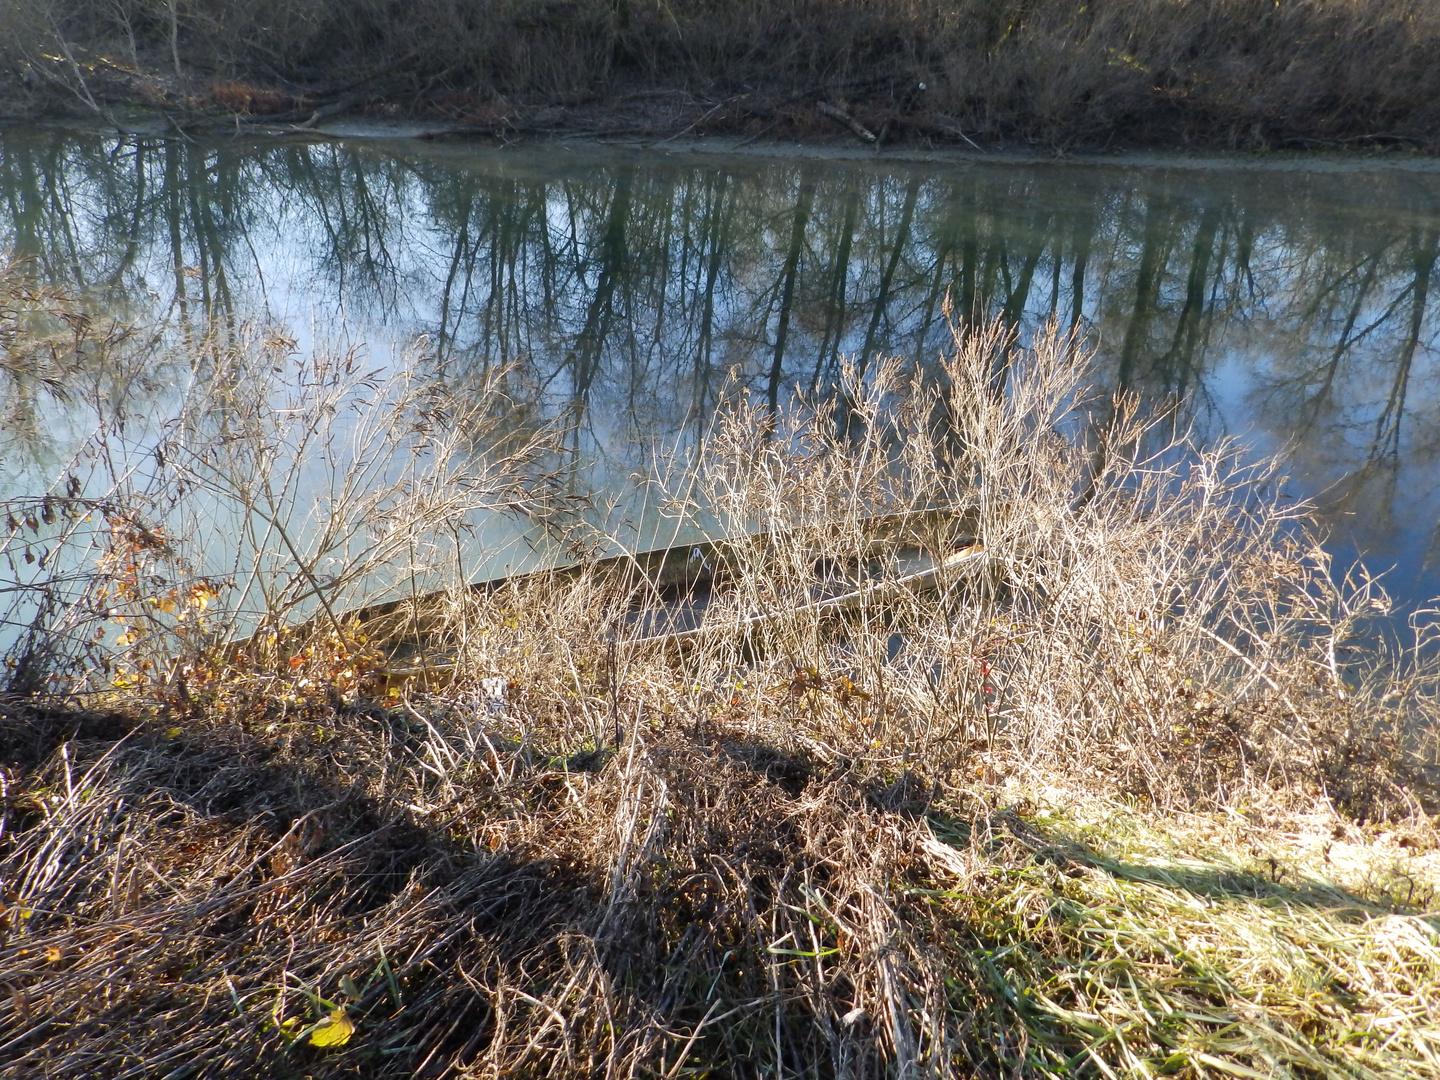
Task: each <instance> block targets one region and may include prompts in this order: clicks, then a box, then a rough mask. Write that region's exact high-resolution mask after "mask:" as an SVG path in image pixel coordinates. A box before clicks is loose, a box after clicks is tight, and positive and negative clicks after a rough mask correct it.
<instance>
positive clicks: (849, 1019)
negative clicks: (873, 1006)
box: [840, 1005, 865, 1027]
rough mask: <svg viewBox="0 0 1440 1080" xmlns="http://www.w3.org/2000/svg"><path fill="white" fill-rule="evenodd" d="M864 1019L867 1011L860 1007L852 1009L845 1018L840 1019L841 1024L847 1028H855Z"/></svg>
mask: <svg viewBox="0 0 1440 1080" xmlns="http://www.w3.org/2000/svg"><path fill="white" fill-rule="evenodd" d="M864 1019H865V1010H864V1009H862V1008H861V1007H860V1006H859V1005H856V1006H855V1008H853V1009H851V1010H850V1011H849V1012H847V1013H846V1014H845V1015H844V1016H842V1017H841V1018H840V1022H841V1023H842V1024H844V1025H845V1026H846V1027H854V1026H855V1025H856V1024H858V1023H859V1022H860V1021H861V1020H864Z"/></svg>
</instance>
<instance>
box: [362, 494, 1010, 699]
mask: <svg viewBox="0 0 1440 1080" xmlns="http://www.w3.org/2000/svg"><path fill="white" fill-rule="evenodd" d="M847 531H849V530H847ZM977 532H978V519H977V515H976V514H975V512H974V511H973V509H969V510H953V509H943V510H942V509H926V510H919V511H908V512H904V513H897V514H889V515H884V516H877V517H873V518H869V519H867V520H865V521H863V522H862V523H861V528H860V530H859V535H860V537H861V540H860V542H859V543H858V544H857V543H855V541H854V539H853V537H854V535H855V534H854V532H853V531H850V537H849V543H848V545H847V547H848V548H849V550H848V552H847V554H846V555H844V556H838V555H837V554H835V553H834V552H833V551H825V550H820V546H819V545H820V544H821V543H822V542H823V541H824V540H825V539H826V534H827V530H826V529H825V528H824V527H816V528H814V529H808V530H801V529H796V530H789V531H786V532H784V533H775V534H766V533H755V534H749V535H744V536H740V537H724V538H719V539H709V540H701V541H696V542H688V543H681V544H672V545H668V546H662V547H656V548H653V549H649V550H645V551H639V552H623V553H618V554H612V555H607V556H605V557H602V558H596V559H592V560H589V561H580V562H576V563H574V564H571V565H567V566H563V567H558V568H555V569H549V570H540V571H530V572H527V573H523V574H517V575H511V576H507V577H500V578H496V579H494V580H491V581H485V582H479V583H476V584H474V585H472V586H471V588H472V589H474V590H476V591H479V592H485V593H497V592H499V591H501V590H503V589H507V588H518V589H521V590H524V589H525V588H527V587H531V586H534V587H540V586H542V585H549V586H551V587H554V586H555V585H557V584H560V585H563V584H564V583H565V582H566V581H574V580H579V579H580V577H581V576H582V575H585V576H588V577H589V578H590V579H591V580H598V581H600V582H602V583H604V584H605V585H606V586H607V587H610V588H613V589H614V590H615V591H616V594H617V595H618V596H621V597H623V598H624V603H625V604H626V617H625V619H624V620H623V621H622V622H621V623H620V624H619V625H618V627H617V629H616V631H615V633H614V639H615V640H616V641H617V642H619V643H623V644H625V645H627V646H660V645H663V646H674V647H677V648H681V649H683V648H686V647H689V646H691V645H693V644H696V643H698V642H700V641H703V640H705V639H706V638H709V637H711V636H722V635H728V634H737V633H739V634H748V633H751V632H753V631H755V630H756V629H757V628H760V627H762V626H763V625H764V624H766V623H768V622H771V621H773V620H777V619H780V618H782V617H786V616H795V615H801V614H805V613H813V614H831V613H833V614H836V615H843V614H844V613H845V612H848V611H854V610H856V609H860V608H864V607H867V606H869V607H874V606H876V605H883V604H885V603H886V602H887V600H888V599H890V598H893V597H894V596H896V595H898V594H900V593H902V592H908V593H915V592H925V591H931V590H934V589H936V588H940V587H945V586H948V585H950V584H952V583H954V582H955V581H957V580H960V579H962V578H964V577H967V576H969V574H970V573H972V572H973V570H974V569H975V568H976V567H978V565H979V564H980V562H981V561H982V556H983V547H982V545H981V544H980V542H979V541H978V539H977V538H976V534H977ZM831 539H833V535H832V537H831ZM782 552H783V556H782V555H779V554H777V553H782ZM797 556H798V558H797ZM772 560H773V561H774V562H776V563H779V562H781V561H782V560H783V562H784V563H785V564H786V565H788V566H790V567H794V566H795V565H796V563H797V562H798V563H799V564H800V565H801V566H802V567H803V566H806V565H808V567H809V574H808V580H804V581H801V582H797V583H795V586H794V587H792V588H789V589H784V590H777V596H778V595H782V594H785V593H788V594H789V596H788V597H787V598H786V599H784V600H783V601H778V602H772V603H770V604H769V605H768V606H767V605H765V604H764V603H763V602H762V601H758V600H756V599H755V598H754V597H752V596H749V595H748V594H747V593H744V592H742V591H741V590H737V589H736V587H735V586H736V583H737V582H743V581H745V580H746V578H747V575H749V576H751V577H752V578H753V575H755V574H756V573H757V572H759V573H763V572H764V571H765V567H766V564H767V562H769V561H772ZM443 599H444V598H443V597H442V596H441V595H440V594H432V595H430V596H425V597H420V598H418V599H416V600H397V601H390V602H387V603H384V604H377V605H373V606H369V607H366V608H362V609H360V610H358V611H355V612H352V613H349V614H347V615H346V616H344V622H345V624H346V625H347V626H354V627H356V628H357V630H358V632H359V633H360V634H361V635H363V637H364V638H365V639H366V640H367V641H368V642H370V643H372V644H374V645H376V646H377V647H378V648H379V649H380V650H381V651H382V652H383V653H384V654H385V656H386V657H387V659H388V663H387V664H386V667H385V672H384V674H385V676H386V677H387V679H389V680H390V681H392V682H400V683H403V682H406V681H408V680H412V679H420V680H423V681H426V682H433V681H434V680H435V679H436V678H438V679H440V680H442V681H445V680H447V679H448V678H449V674H450V672H451V671H452V670H453V666H452V664H451V662H450V659H449V657H448V655H447V650H446V649H445V647H444V644H443V637H444V633H443V631H444V627H445V618H444V615H443V610H442V609H443V606H444V605H443ZM427 607H431V608H433V613H431V612H427V610H426V608H427Z"/></svg>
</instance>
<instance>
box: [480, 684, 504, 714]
mask: <svg viewBox="0 0 1440 1080" xmlns="http://www.w3.org/2000/svg"><path fill="white" fill-rule="evenodd" d="M480 696H481V698H482V699H483V700H484V702H485V711H486V712H490V713H499V712H504V711H505V679H504V678H503V677H502V676H499V675H492V676H490V677H488V678H484V679H481V680H480Z"/></svg>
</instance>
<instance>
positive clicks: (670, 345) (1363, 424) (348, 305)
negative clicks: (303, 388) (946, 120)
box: [0, 131, 1440, 601]
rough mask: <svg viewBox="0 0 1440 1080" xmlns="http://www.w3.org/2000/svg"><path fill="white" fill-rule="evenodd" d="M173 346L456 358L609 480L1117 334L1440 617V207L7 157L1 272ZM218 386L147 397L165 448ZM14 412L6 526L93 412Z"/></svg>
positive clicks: (508, 158) (892, 178)
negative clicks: (823, 396) (904, 382)
mask: <svg viewBox="0 0 1440 1080" xmlns="http://www.w3.org/2000/svg"><path fill="white" fill-rule="evenodd" d="M7 247H8V248H12V249H14V250H15V251H16V252H17V253H19V254H21V255H26V256H31V257H33V258H34V259H35V260H36V262H37V268H38V271H39V273H40V274H41V276H42V277H43V278H44V279H46V280H50V281H55V282H60V283H64V284H66V285H67V286H70V287H72V288H76V289H80V290H84V291H85V292H86V293H87V294H89V295H91V296H94V297H98V298H100V302H101V303H102V304H103V305H104V306H105V307H107V308H108V309H110V310H112V311H114V312H115V313H117V314H119V315H122V316H123V317H125V318H127V319H132V320H137V321H140V322H145V323H149V324H153V325H159V326H162V327H163V328H164V332H165V334H167V335H170V336H171V337H174V336H176V335H178V336H180V337H184V336H185V335H187V334H188V335H197V336H198V335H200V334H202V333H204V332H205V331H206V330H207V329H208V330H210V331H212V332H213V331H214V328H216V327H220V328H222V329H224V328H227V327H228V328H229V329H230V330H231V331H232V332H238V328H239V327H240V326H241V325H242V324H245V323H247V322H250V323H254V322H259V323H263V324H266V325H285V326H288V327H289V328H290V331H291V333H292V335H293V336H294V337H296V338H297V339H298V340H299V342H300V345H301V348H302V349H304V348H308V347H310V346H311V345H312V344H313V343H316V342H321V341H324V342H335V343H340V344H342V345H343V344H356V343H365V345H366V348H367V349H368V352H369V355H370V357H372V358H373V359H374V360H375V362H376V363H377V364H381V365H383V364H385V363H388V362H389V359H390V357H391V356H392V353H393V350H394V349H395V348H396V347H397V346H403V345H404V343H407V342H409V341H411V340H412V339H414V338H415V337H416V336H417V335H426V336H428V338H429V340H430V349H431V352H432V353H433V356H434V358H435V359H434V362H436V363H443V364H446V365H448V366H449V370H451V371H452V372H453V371H461V372H464V371H470V372H480V371H483V370H487V369H492V368H494V367H495V366H496V365H501V364H508V365H513V366H514V368H515V371H516V373H517V374H516V377H515V378H514V379H513V388H514V389H513V391H512V392H513V393H514V394H515V395H516V415H517V423H518V422H522V421H523V422H529V421H530V420H533V419H538V418H542V417H558V418H562V419H565V420H567V421H571V422H573V425H574V426H573V435H572V440H573V444H574V447H575V449H576V450H578V451H579V454H578V455H577V460H580V461H584V462H587V463H588V464H587V465H586V466H585V468H584V469H583V471H582V474H581V475H582V480H580V481H577V482H583V483H590V484H600V485H603V484H605V483H608V482H610V481H611V480H613V479H614V478H622V477H625V476H628V475H629V474H630V472H631V471H632V470H633V469H634V468H635V467H636V465H637V464H638V463H639V462H640V461H641V451H640V449H639V447H642V446H643V445H645V444H646V443H647V442H648V441H651V440H654V439H657V438H662V439H663V438H667V437H674V436H675V434H676V433H678V432H682V431H684V430H685V429H687V428H692V427H696V426H698V425H703V424H704V423H705V421H706V419H707V417H708V416H709V414H710V412H711V410H712V409H713V407H714V403H715V401H716V396H717V394H718V393H719V392H720V391H721V390H722V388H723V385H724V380H725V378H726V376H727V373H728V372H731V371H735V372H738V374H739V377H740V378H741V379H742V380H743V381H744V383H745V384H746V385H747V386H748V387H749V388H750V389H751V391H752V392H753V393H755V394H756V395H757V396H761V397H768V398H770V399H771V400H784V399H786V398H788V396H789V394H790V393H791V391H792V390H793V388H794V387H796V386H797V385H798V386H800V387H802V388H806V389H809V388H817V387H819V388H823V387H824V386H826V385H827V384H829V383H830V382H831V381H832V380H833V379H834V378H835V376H836V374H837V372H838V370H839V367H840V364H841V362H842V358H844V357H847V356H858V357H860V358H861V359H862V361H863V360H864V359H865V358H870V357H873V356H874V355H876V354H877V353H899V354H901V355H903V356H905V357H907V358H910V359H911V360H913V362H914V363H916V364H921V365H924V364H928V363H932V362H933V358H934V357H935V356H936V355H937V353H938V352H939V351H940V350H941V349H942V348H943V347H944V344H945V342H946V341H947V339H948V330H947V326H946V320H945V316H944V313H943V311H942V308H943V306H944V302H945V298H946V297H947V296H948V297H949V298H950V303H951V304H952V306H953V311H954V312H955V314H956V316H957V317H958V318H960V319H962V320H969V321H984V320H988V319H990V318H992V317H997V316H998V317H1000V318H1002V319H1005V320H1007V321H1008V322H1010V323H1011V324H1013V325H1014V326H1015V327H1017V328H1018V329H1019V331H1020V332H1021V333H1022V335H1023V334H1026V333H1029V332H1032V331H1033V330H1034V329H1035V328H1036V327H1037V326H1038V325H1040V324H1041V323H1043V322H1044V321H1045V320H1047V319H1050V318H1055V319H1058V320H1059V321H1060V322H1061V323H1062V324H1066V325H1077V326H1080V327H1082V328H1083V329H1084V330H1085V331H1087V332H1088V333H1089V334H1090V335H1091V338H1092V340H1093V342H1094V343H1095V345H1096V347H1097V349H1098V363H1099V372H1100V378H1101V379H1102V381H1103V382H1104V383H1105V385H1106V386H1107V387H1109V388H1131V389H1134V390H1137V391H1139V392H1140V393H1142V394H1143V395H1146V396H1147V397H1149V398H1150V399H1152V400H1156V401H1168V400H1179V401H1181V402H1182V410H1183V413H1184V416H1185V417H1186V418H1187V419H1188V420H1191V421H1193V422H1194V423H1195V424H1196V425H1197V427H1198V428H1199V429H1200V430H1201V431H1203V432H1205V433H1206V434H1208V435H1217V434H1221V433H1227V432H1228V433H1236V434H1242V435H1245V436H1247V437H1248V438H1249V439H1250V440H1251V441H1252V442H1253V443H1254V444H1256V445H1257V446H1259V447H1260V448H1262V449H1267V450H1272V449H1280V448H1288V452H1289V453H1290V455H1291V458H1292V462H1293V465H1292V477H1293V479H1292V481H1291V490H1292V491H1293V492H1294V493H1296V494H1297V495H1311V496H1316V497H1318V498H1319V499H1320V500H1321V501H1322V502H1323V504H1324V506H1325V513H1326V517H1327V520H1328V522H1329V524H1330V527H1331V529H1332V534H1333V539H1332V548H1333V549H1334V550H1335V551H1336V552H1338V553H1340V554H1341V555H1342V556H1346V555H1348V553H1350V552H1353V551H1354V550H1357V549H1358V550H1361V551H1363V552H1365V553H1367V554H1368V556H1369V561H1371V562H1372V564H1374V565H1376V566H1394V567H1395V569H1394V570H1393V571H1392V572H1391V574H1390V576H1389V577H1388V578H1387V584H1388V586H1389V588H1390V589H1391V591H1392V592H1393V593H1394V594H1396V595H1397V596H1398V597H1400V598H1402V599H1404V600H1407V601H1414V600H1417V599H1420V598H1423V597H1428V596H1431V595H1434V594H1437V593H1440V548H1437V520H1440V464H1437V455H1440V379H1437V374H1440V372H1437V355H1436V345H1437V340H1436V335H1437V332H1440V318H1437V311H1436V300H1435V296H1434V294H1435V291H1436V290H1435V288H1434V287H1432V276H1433V274H1434V272H1435V269H1436V260H1437V255H1440V174H1437V173H1433V172H1426V171H1423V170H1418V171H1405V170H1399V169H1393V168H1392V169H1386V168H1384V167H1382V166H1379V165H1377V166H1376V167H1375V169H1374V170H1372V171H1366V170H1364V169H1363V168H1354V167H1351V168H1346V169H1343V170H1342V169H1333V168H1332V169H1325V168H1313V169H1300V170H1290V171H1280V170H1262V169H1254V168H1251V169H1245V168H1229V169H1216V168H1205V169H1200V168H1179V167H1144V168H1140V167H1122V166H1094V165H1087V166H1081V165H1073V164H1024V165H1016V164H965V163H949V164H903V163H891V162H887V161H885V160H883V159H881V160H877V161H865V162H836V161H813V160H812V161H797V160H788V159H768V158H762V157H733V158H722V157H716V156H710V155H684V154H678V155H674V156H666V155H663V154H661V153H658V152H649V153H644V152H621V151H602V150H597V149H594V148H589V149H565V148H561V147H546V148H531V149H518V150H517V149H509V150H500V149H492V148H485V147H468V146H467V147H458V146H433V145H432V146H420V145H416V144H398V143H397V144H384V143H368V144H337V143H313V144H302V143H293V142H287V143H280V144H277V143H266V144H259V145H250V144H245V143H219V144H197V143H194V142H189V141H171V142H146V141H135V140H117V139H115V138H102V137H96V136H79V135H75V134H72V133H57V132H45V133H33V132H32V133H24V132H15V131H10V132H0V249H3V248H7ZM190 377H192V373H190V372H182V371H178V370H166V369H165V368H164V366H163V365H157V369H156V370H155V371H153V372H150V373H149V377H148V378H144V379H136V380H129V381H127V382H125V384H124V385H111V386H109V387H107V389H106V390H105V394H106V395H107V398H106V400H105V401H104V402H101V403H100V405H101V407H104V408H112V409H119V410H124V411H127V412H128V414H129V415H131V416H133V417H135V418H136V419H135V423H136V424H143V423H145V422H153V421H154V420H155V418H157V417H163V416H165V415H166V414H167V409H170V408H172V407H173V402H174V399H175V396H176V394H177V393H178V387H179V385H180V384H181V383H182V382H184V380H185V379H188V378H190ZM41 397H43V395H41V396H37V394H36V391H35V390H34V388H33V387H27V386H22V385H18V384H16V383H14V382H13V381H12V383H11V384H10V385H4V386H0V398H3V399H4V412H3V415H4V416H5V417H6V418H7V420H6V424H7V427H8V432H7V433H6V435H5V437H4V439H3V440H0V487H3V493H4V494H13V493H15V492H17V491H22V490H26V489H29V490H35V489H36V488H37V485H38V486H39V487H41V488H43V486H44V484H45V483H46V482H48V481H49V480H50V479H51V478H52V477H53V476H54V475H55V474H56V473H57V472H58V471H60V470H63V469H64V468H65V466H66V462H68V461H69V460H70V458H71V456H72V455H73V454H74V453H75V452H76V451H77V449H78V448H79V447H80V446H81V444H82V443H83V441H84V439H85V437H86V433H87V432H88V431H89V430H90V429H89V427H88V426H87V424H88V423H89V421H88V420H87V414H86V409H90V410H91V411H92V413H93V408H94V407H95V405H96V403H95V402H93V401H91V402H77V401H74V400H72V401H71V402H70V404H68V405H63V406H62V405H61V404H59V403H56V402H54V401H50V400H48V399H47V400H44V401H42V400H41Z"/></svg>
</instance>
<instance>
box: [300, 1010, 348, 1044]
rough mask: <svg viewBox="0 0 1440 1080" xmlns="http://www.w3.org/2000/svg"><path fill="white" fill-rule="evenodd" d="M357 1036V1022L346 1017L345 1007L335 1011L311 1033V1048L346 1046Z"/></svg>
mask: <svg viewBox="0 0 1440 1080" xmlns="http://www.w3.org/2000/svg"><path fill="white" fill-rule="evenodd" d="M354 1034H355V1021H353V1020H351V1019H350V1017H348V1016H346V1015H345V1007H344V1006H343V1005H342V1006H341V1007H340V1008H338V1009H335V1010H333V1011H332V1012H331V1013H330V1015H329V1016H327V1017H326V1018H325V1019H324V1020H321V1021H320V1023H318V1024H316V1025H315V1030H314V1031H312V1032H311V1033H310V1045H311V1046H344V1045H345V1044H346V1043H347V1042H349V1041H350V1036H351V1035H354Z"/></svg>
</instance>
